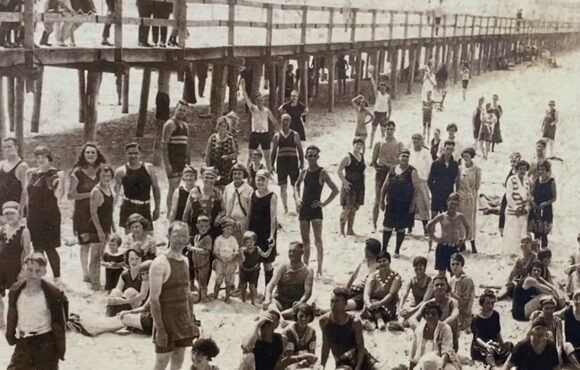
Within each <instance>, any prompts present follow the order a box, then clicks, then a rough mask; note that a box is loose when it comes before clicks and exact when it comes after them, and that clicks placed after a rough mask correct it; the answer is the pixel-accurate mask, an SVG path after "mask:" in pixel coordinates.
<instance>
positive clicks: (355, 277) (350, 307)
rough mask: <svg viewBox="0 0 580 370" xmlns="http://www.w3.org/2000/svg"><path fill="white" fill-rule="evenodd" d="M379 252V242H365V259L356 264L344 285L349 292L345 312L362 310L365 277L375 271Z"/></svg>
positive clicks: (368, 240)
mask: <svg viewBox="0 0 580 370" xmlns="http://www.w3.org/2000/svg"><path fill="white" fill-rule="evenodd" d="M380 251H381V242H380V241H378V240H377V239H373V238H369V239H367V240H365V258H364V259H363V260H362V261H361V262H360V263H359V264H358V266H357V267H356V269H355V270H354V271H353V272H352V274H351V275H350V278H349V279H348V282H347V283H346V289H348V291H349V296H348V300H347V303H346V310H347V311H355V310H356V311H358V310H362V309H363V307H364V298H363V297H364V289H365V283H366V281H367V277H368V276H369V275H370V274H371V273H372V272H374V271H375V270H376V269H377V256H378V255H379V253H380Z"/></svg>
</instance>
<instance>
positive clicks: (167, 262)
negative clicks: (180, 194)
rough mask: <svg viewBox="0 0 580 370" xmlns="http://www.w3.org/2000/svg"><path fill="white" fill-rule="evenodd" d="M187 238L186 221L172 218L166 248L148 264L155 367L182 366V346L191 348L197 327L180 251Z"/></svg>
mask: <svg viewBox="0 0 580 370" xmlns="http://www.w3.org/2000/svg"><path fill="white" fill-rule="evenodd" d="M188 241H189V230H188V227H187V224H186V223H184V222H181V221H174V222H173V223H172V224H171V226H170V227H169V248H168V249H167V252H166V253H164V254H161V255H159V256H157V257H156V258H155V259H154V260H153V262H152V263H151V269H150V271H149V273H150V277H149V284H150V289H151V295H150V299H149V302H150V306H151V316H153V322H154V324H155V329H156V330H155V332H154V342H155V354H156V361H155V370H164V369H165V368H166V367H167V365H168V364H169V362H170V361H171V369H180V368H181V366H182V365H183V357H184V354H185V348H186V347H191V345H192V342H193V339H194V338H196V337H198V336H199V330H198V328H197V326H196V325H195V322H194V318H193V304H192V302H191V299H190V296H189V267H188V263H187V259H186V258H185V257H184V256H183V255H182V254H181V252H182V251H183V249H184V248H185V247H186V246H187V243H188Z"/></svg>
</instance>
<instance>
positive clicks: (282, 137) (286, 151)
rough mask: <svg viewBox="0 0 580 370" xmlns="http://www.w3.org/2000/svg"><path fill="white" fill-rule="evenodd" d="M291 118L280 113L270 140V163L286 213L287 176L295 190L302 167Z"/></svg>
mask: <svg viewBox="0 0 580 370" xmlns="http://www.w3.org/2000/svg"><path fill="white" fill-rule="evenodd" d="M291 120H292V118H291V116H290V115H289V114H287V113H284V114H282V117H281V118H280V121H281V123H282V125H281V129H280V132H277V133H276V134H275V135H274V139H273V140H272V158H271V163H272V165H273V166H274V163H275V171H276V172H277V173H278V185H280V197H281V198H282V205H283V206H284V213H288V177H290V185H292V190H295V189H294V185H296V180H298V176H299V175H300V171H301V170H302V169H303V168H304V153H303V150H302V143H301V142H300V136H299V134H298V132H296V131H295V130H293V129H291V128H290V125H291ZM273 168H274V167H273ZM294 198H296V194H294Z"/></svg>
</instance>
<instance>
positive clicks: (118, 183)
mask: <svg viewBox="0 0 580 370" xmlns="http://www.w3.org/2000/svg"><path fill="white" fill-rule="evenodd" d="M123 177H125V166H121V167H119V168H117V169H116V170H115V185H113V191H114V192H115V200H114V204H117V201H118V199H119V197H120V196H121V189H122V185H123Z"/></svg>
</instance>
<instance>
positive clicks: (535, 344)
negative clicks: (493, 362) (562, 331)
mask: <svg viewBox="0 0 580 370" xmlns="http://www.w3.org/2000/svg"><path fill="white" fill-rule="evenodd" d="M549 330H550V325H549V323H548V322H547V321H546V319H544V318H543V317H539V318H537V319H535V320H534V321H533V322H532V329H531V330H530V331H529V333H528V334H527V335H526V337H525V338H524V339H523V340H522V341H521V342H519V343H518V344H516V346H515V348H514V350H513V351H512V354H511V356H510V358H509V360H508V361H507V363H506V365H505V366H504V369H505V370H509V369H513V368H515V369H518V370H556V369H559V368H560V367H559V365H560V359H559V358H558V351H557V350H556V345H555V344H554V343H553V342H551V341H550V340H549V339H548V331H549Z"/></svg>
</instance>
